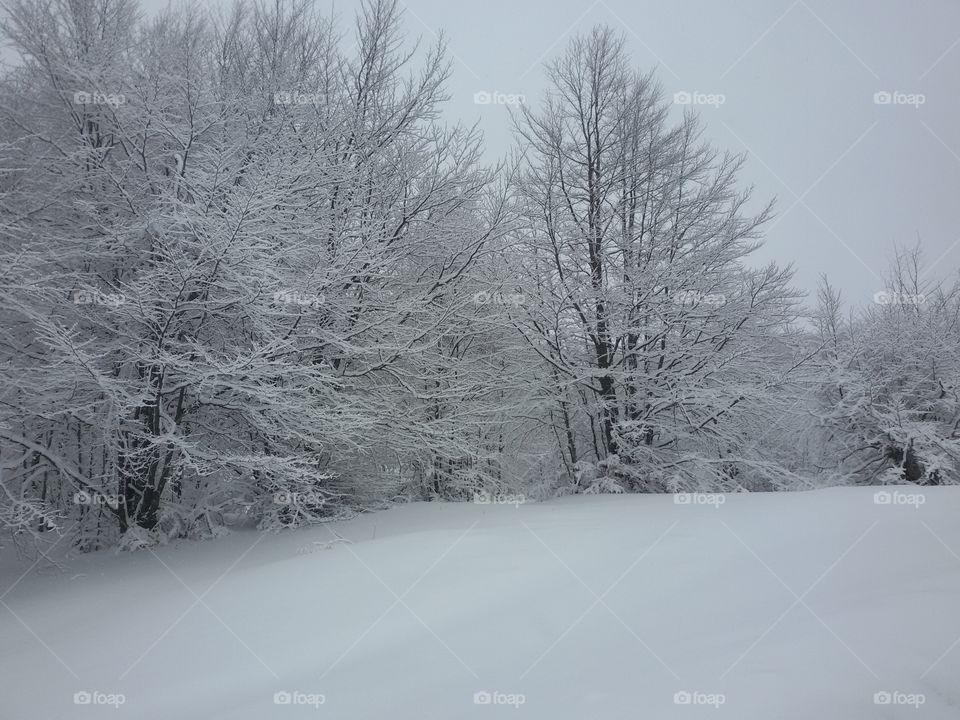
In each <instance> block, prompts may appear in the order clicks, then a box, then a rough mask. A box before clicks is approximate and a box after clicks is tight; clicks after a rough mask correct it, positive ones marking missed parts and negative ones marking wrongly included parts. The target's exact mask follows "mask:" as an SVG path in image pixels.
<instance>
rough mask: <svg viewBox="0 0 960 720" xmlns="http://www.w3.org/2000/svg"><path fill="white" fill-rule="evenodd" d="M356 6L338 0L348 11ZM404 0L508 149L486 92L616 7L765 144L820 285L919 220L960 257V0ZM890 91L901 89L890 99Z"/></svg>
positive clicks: (784, 210) (464, 111)
mask: <svg viewBox="0 0 960 720" xmlns="http://www.w3.org/2000/svg"><path fill="white" fill-rule="evenodd" d="M318 2H321V3H323V2H324V0H318ZM161 4H166V3H160V2H157V1H156V0H153V1H151V2H149V3H148V5H147V6H148V7H151V6H152V7H158V6H160V5H161ZM356 6H357V0H348V1H345V0H337V2H336V3H335V5H333V4H331V8H333V9H334V10H335V11H336V13H337V14H339V15H340V16H341V17H343V18H344V19H347V18H349V17H350V16H351V15H352V13H353V11H354V9H355V7H356ZM403 6H404V7H405V9H406V27H407V29H408V31H409V33H410V35H411V36H417V35H420V36H423V37H424V38H425V39H432V36H433V35H435V34H438V33H440V32H441V31H442V32H443V33H444V35H445V37H446V39H447V41H448V45H449V50H450V51H451V53H452V54H453V55H454V58H455V66H454V75H453V78H452V81H451V84H450V92H451V95H452V97H451V100H450V102H449V103H448V106H447V113H448V118H449V119H450V120H461V121H464V122H467V123H472V122H475V121H478V120H479V122H480V126H481V128H482V129H483V131H484V133H485V136H486V139H487V146H488V153H489V157H490V158H491V159H495V158H496V157H497V156H499V155H502V154H504V153H505V152H506V151H507V150H508V148H509V146H510V143H511V142H512V138H511V130H510V121H509V115H508V110H507V107H506V106H505V105H503V104H496V103H491V104H486V105H484V104H477V103H476V102H475V95H476V94H477V93H478V92H486V93H491V94H492V93H494V92H499V93H503V94H513V95H523V96H525V98H526V101H527V102H528V103H530V102H532V103H536V102H537V101H538V99H539V98H540V97H541V95H542V93H543V90H544V78H543V72H542V65H543V63H544V62H545V61H547V60H549V59H550V58H552V57H554V56H556V55H557V54H558V53H560V52H561V51H562V49H563V48H564V46H565V43H566V42H567V41H568V39H569V38H570V37H571V36H572V35H574V34H576V33H578V32H584V31H587V30H589V28H590V27H591V26H592V25H595V24H599V23H605V24H608V25H611V26H613V27H615V28H618V29H620V30H621V31H622V32H623V33H624V34H625V36H626V39H627V42H628V46H629V48H630V50H631V52H632V55H633V58H634V60H635V63H636V65H637V66H638V67H640V68H643V69H649V68H656V70H657V73H658V76H659V79H660V81H661V83H662V84H663V86H664V88H665V90H666V93H667V96H668V97H669V98H670V99H673V98H674V95H675V93H689V94H690V95H693V93H695V92H696V93H700V94H701V96H699V97H698V99H701V100H703V99H707V100H710V99H711V98H704V97H702V96H704V95H713V96H720V95H722V96H723V97H722V100H723V102H722V104H718V103H717V102H715V103H714V104H701V105H698V108H697V109H698V110H700V112H701V114H702V116H703V119H704V120H705V123H706V132H707V135H708V137H710V138H711V139H712V140H713V141H714V142H715V143H716V144H717V145H718V146H719V147H720V148H722V149H728V150H734V151H738V152H740V151H745V152H747V153H749V158H748V162H747V168H746V175H745V177H744V180H745V181H746V182H750V183H753V184H754V185H755V186H756V194H757V197H758V199H764V200H765V199H767V198H769V197H772V196H776V197H777V199H778V202H777V218H776V220H775V221H774V222H773V223H771V225H770V226H769V227H768V230H767V246H766V247H765V248H764V249H763V250H762V251H761V253H760V254H759V258H758V259H759V260H764V261H765V260H767V259H770V258H773V259H776V260H777V261H780V262H791V261H792V262H793V263H794V264H795V265H796V266H797V271H798V272H797V284H798V285H799V286H800V287H802V288H804V289H810V288H813V287H814V286H815V284H816V279H817V276H818V275H819V274H820V273H827V274H828V275H829V277H830V278H831V280H832V281H833V282H834V283H835V284H837V285H838V286H840V287H841V288H843V290H844V291H845V294H846V297H847V298H848V299H853V300H856V301H858V302H867V301H870V300H871V298H872V297H873V295H874V293H876V292H878V291H879V290H881V289H883V288H884V286H885V285H884V283H883V282H882V280H881V277H882V276H883V274H884V272H885V267H886V264H887V261H888V259H889V258H890V255H891V253H892V248H893V244H894V243H899V244H903V245H912V244H914V243H916V242H917V239H918V237H919V239H920V242H921V244H922V247H923V250H924V253H925V258H926V263H927V268H928V277H929V278H931V279H932V278H935V277H937V276H942V275H943V274H946V273H953V272H956V271H957V269H958V268H960V222H958V220H960V203H958V193H957V188H958V187H960V122H958V120H960V97H958V89H960V88H958V82H957V80H958V78H960V1H958V0H913V1H911V0H859V1H856V0H796V1H794V0H735V1H732V0H672V1H667V0H597V1H596V2H592V1H591V0H483V1H482V2H451V0H403ZM879 92H886V93H890V94H891V95H889V96H883V97H882V98H881V99H886V98H890V99H891V102H890V103H889V104H877V103H876V102H875V94H876V93H879ZM894 93H899V94H898V95H894ZM712 100H714V101H717V100H718V98H716V97H714V98H712ZM681 111H682V107H681V106H679V105H678V107H677V113H678V116H679V114H680V112H681Z"/></svg>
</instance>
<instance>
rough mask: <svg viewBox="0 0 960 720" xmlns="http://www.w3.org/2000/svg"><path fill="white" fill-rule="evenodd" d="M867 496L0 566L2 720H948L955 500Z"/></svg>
mask: <svg viewBox="0 0 960 720" xmlns="http://www.w3.org/2000/svg"><path fill="white" fill-rule="evenodd" d="M888 492H890V493H895V494H894V495H888V496H887V497H886V498H883V497H881V501H882V500H884V499H892V502H890V503H883V502H880V503H878V502H876V501H875V497H874V495H875V489H837V490H825V491H817V492H810V493H794V494H776V495H773V494H770V495H768V494H740V495H728V496H726V497H724V498H721V500H722V501H723V502H722V504H719V502H707V501H709V500H714V501H716V498H694V499H693V500H694V502H691V503H687V504H677V503H676V502H675V500H674V498H672V497H670V496H629V497H622V496H621V497H613V496H605V497H582V496H581V497H573V498H567V499H563V500H558V501H553V502H549V503H543V504H527V505H522V506H520V507H519V508H515V507H512V506H504V505H474V504H417V505H411V506H406V507H399V508H395V509H392V510H389V511H386V512H382V513H377V514H373V515H368V516H365V517H362V518H358V519H356V520H354V521H350V522H344V523H338V524H336V525H330V526H326V527H317V528H311V529H309V530H303V531H299V532H290V533H286V534H281V535H268V536H262V535H258V534H254V533H237V534H235V535H233V536H231V537H229V538H226V539H223V540H220V541H217V542H211V543H205V544H193V543H182V544H178V545H175V546H171V547H167V548H162V549H159V550H157V551H156V554H155V556H151V554H150V553H149V552H146V553H145V552H141V553H136V554H126V555H121V556H119V557H118V556H115V555H113V554H112V553H109V554H108V553H103V554H99V555H95V556H86V557H81V558H78V559H75V560H74V561H72V562H71V564H70V566H69V568H68V570H67V572H66V573H65V574H45V575H37V574H35V573H32V574H30V575H28V576H26V577H24V578H23V579H21V580H20V581H19V582H16V581H17V579H18V577H20V575H21V573H22V572H23V571H24V570H26V569H27V567H26V566H15V564H14V563H12V562H11V558H10V557H9V556H8V557H6V558H3V559H0V573H2V575H0V594H2V593H3V592H5V591H6V594H5V595H3V597H2V602H3V605H0V718H4V720H6V719H7V718H10V719H15V720H21V719H22V720H27V719H30V720H34V719H36V720H48V719H54V718H88V717H90V718H92V717H109V718H121V717H135V718H165V719H176V720H192V719H194V718H196V719H198V720H199V719H203V720H213V719H217V718H224V719H226V718H229V719H230V720H241V719H244V718H258V719H262V718H340V719H343V718H349V719H353V718H391V719H394V718H416V719H417V720H430V719H433V718H436V719H439V720H447V719H453V718H537V719H540V718H544V719H548V718H549V719H554V718H578V719H588V718H597V719H601V718H602V719H604V720H607V719H616V718H631V719H635V718H697V717H703V718H738V719H741V720H744V719H746V720H749V719H752V718H756V719H760V718H763V719H764V720H767V719H769V718H778V719H786V718H797V719H800V718H802V719H804V720H807V719H809V718H923V719H924V720H927V719H929V720H934V719H938V718H958V717H960V683H958V679H960V602H958V601H960V522H958V517H960V489H957V488H934V489H929V490H925V491H924V492H923V496H922V500H923V504H922V505H919V506H918V505H917V504H916V503H914V504H908V502H909V501H910V499H911V498H910V497H909V496H908V495H907V493H915V492H916V488H914V489H912V490H911V489H908V488H890V489H889V490H888ZM334 533H336V534H334ZM341 538H342V539H341ZM331 541H332V542H331ZM11 585H14V587H13V589H12V590H9V591H7V588H8V587H10V586H11ZM4 605H5V606H6V607H4ZM83 692H87V693H91V695H89V696H85V695H81V696H79V698H78V701H79V703H80V704H77V703H75V701H74V695H75V693H83ZM284 692H286V693H290V695H280V696H278V697H277V699H278V700H279V701H280V703H279V704H278V703H276V702H275V694H276V693H284ZM478 693H479V695H478ZM484 693H489V695H485V694H484ZM878 693H880V695H877V694H878ZM883 693H888V695H884V694H883ZM475 695H476V698H475ZM875 695H876V697H875ZM88 699H89V700H90V702H89V703H86V704H84V701H86V700H88ZM287 699H289V700H290V703H289V704H285V703H283V701H284V700H287ZM487 700H489V702H485V701H487ZM887 701H889V702H887ZM121 702H122V704H119V703H121ZM118 704H119V705H118Z"/></svg>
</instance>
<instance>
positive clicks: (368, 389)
mask: <svg viewBox="0 0 960 720" xmlns="http://www.w3.org/2000/svg"><path fill="white" fill-rule="evenodd" d="M401 15H402V13H401V12H400V10H399V7H398V5H397V3H396V2H395V1H393V0H379V1H371V2H369V3H368V4H366V5H364V7H363V10H362V11H361V12H360V13H359V15H358V16H357V17H356V21H355V23H354V25H353V26H352V28H351V29H350V30H349V31H345V30H344V28H343V27H342V25H341V24H339V23H337V22H335V21H333V20H331V19H330V18H329V17H328V16H327V15H325V14H324V13H323V12H322V11H321V10H320V9H319V8H318V7H317V6H316V5H315V4H314V3H311V2H307V1H304V0H300V1H297V0H292V1H290V2H284V3H279V4H277V3H266V2H240V3H238V4H236V5H234V6H232V7H231V8H230V9H229V10H227V11H224V12H222V13H215V12H211V11H207V10H203V9H200V8H198V7H196V6H193V7H190V6H186V7H182V8H176V9H171V10H166V11H164V12H161V13H160V14H159V15H157V16H156V17H153V18H151V19H146V18H145V17H144V16H143V15H142V13H141V11H140V10H139V8H138V6H137V5H136V3H135V2H133V1H132V0H102V1H101V2H97V3H74V2H68V0H46V1H43V2H41V1H39V0H15V1H13V2H10V3H8V7H7V14H6V18H5V20H4V23H3V32H4V34H5V36H6V38H7V40H8V41H9V42H10V43H12V45H13V47H14V48H15V49H16V50H17V52H18V53H19V59H18V61H17V63H16V64H15V65H14V66H13V68H12V69H11V70H9V71H8V72H7V73H6V75H5V76H4V77H3V79H2V83H0V93H2V103H0V125H2V129H3V131H4V132H3V142H2V144H0V149H2V150H0V153H2V154H0V218H2V220H0V263H2V264H0V317H2V324H0V377H2V385H0V468H2V477H0V524H2V526H3V527H5V528H6V530H7V532H8V534H9V535H11V536H12V537H13V538H15V539H17V540H22V541H27V540H29V541H31V542H35V541H41V542H44V543H47V542H55V541H56V540H57V539H58V538H61V537H64V536H66V537H68V538H69V541H70V542H71V543H72V544H73V545H74V546H75V547H77V548H80V549H83V550H89V549H96V548H99V547H103V546H105V545H113V544H117V543H121V544H123V545H124V546H128V547H134V546H137V545H140V544H145V543H154V542H162V541H164V540H166V539H169V538H173V537H210V536H214V535H216V534H218V533H220V532H222V531H223V530H224V528H227V527H229V526H231V525H236V524H240V523H252V524H256V525H258V526H259V527H261V528H267V529H272V528H279V527H287V526H295V525H298V524H301V523H304V522H310V521H314V520H318V519H322V518H325V517H336V516H339V515H341V514H343V513H348V512H353V511H356V510H358V509H363V508H369V507H373V506H376V505H377V504H380V503H385V502H390V501H397V500H404V499H435V498H436V499H468V498H470V497H472V495H473V493H475V492H485V493H503V492H508V491H516V490H523V491H524V492H526V493H528V494H533V495H540V496H548V495H551V494H555V493H562V492H622V491H640V492H662V491H673V490H681V489H682V490H704V491H707V490H712V491H723V490H734V489H748V490H761V489H788V488H796V487H810V486H814V485H818V484H823V483H825V482H831V483H838V482H892V481H910V482H918V483H924V482H926V483H933V482H936V483H943V482H953V481H954V478H955V477H956V474H955V471H956V469H957V466H956V461H957V451H958V446H957V427H958V423H960V411H958V403H957V395H956V387H957V385H956V379H957V372H958V362H957V361H958V348H960V342H958V339H960V338H958V337H957V325H956V323H957V316H958V309H960V306H958V293H957V292H956V291H949V292H948V291H945V290H943V289H934V290H930V289H926V290H923V289H922V288H921V287H920V286H921V285H922V278H921V277H920V276H919V274H920V271H919V268H918V269H917V271H916V272H914V274H913V279H914V280H915V284H916V287H912V288H910V289H912V290H915V294H921V292H922V291H923V292H925V293H926V296H928V297H926V300H927V301H926V302H915V301H911V302H901V300H902V298H900V297H899V295H896V294H894V295H893V296H892V297H894V299H895V300H896V302H891V303H889V304H886V305H882V306H877V307H875V308H872V309H870V310H868V311H865V312H864V313H863V314H862V315H858V316H851V317H847V318H844V317H843V311H842V308H841V304H840V302H839V298H838V297H837V295H836V293H835V292H834V291H833V290H832V289H830V288H829V287H828V286H825V287H824V289H823V291H822V292H821V298H820V307H819V310H817V311H815V312H809V313H808V312H807V311H805V310H804V309H803V307H802V306H801V304H800V302H801V299H802V298H801V295H800V294H799V293H798V292H796V291H795V290H793V289H792V288H791V287H790V281H791V270H790V269H789V268H780V267H777V266H774V265H770V266H767V267H762V268H757V267H755V266H754V265H751V264H750V263H749V256H750V254H751V253H752V252H753V251H754V250H756V249H757V247H758V246H759V243H760V242H761V233H762V229H763V226H764V223H765V222H766V221H767V220H768V219H769V218H770V216H771V209H770V208H769V207H761V208H760V209H759V210H756V211H753V212H751V211H750V210H749V208H750V207H751V206H752V205H753V203H752V201H751V198H750V193H749V192H748V191H745V190H743V189H741V188H740V186H739V182H738V177H737V176H738V172H739V170H740V167H741V165H742V163H743V157H741V156H733V155H730V154H726V153H722V152H720V151H718V150H716V149H714V148H713V147H711V146H710V145H709V143H707V142H705V141H704V140H703V138H702V137H701V128H700V126H699V124H698V121H697V118H696V117H695V116H693V115H691V114H687V115H684V116H683V117H682V118H680V119H677V117H676V116H675V113H674V111H673V109H672V107H671V105H670V104H669V103H668V102H667V101H666V100H665V99H664V96H663V93H662V92H661V90H660V88H659V86H658V85H657V83H656V82H655V80H654V78H653V77H652V76H650V75H645V74H642V73H639V72H638V71H636V70H635V69H634V68H633V67H632V65H631V63H630V60H629V58H628V56H627V54H626V52H625V50H624V45H623V41H622V39H620V38H619V37H618V36H617V35H615V34H614V33H613V32H611V31H610V30H608V29H605V28H597V29H595V30H594V31H592V32H591V33H588V34H586V35H583V36H581V37H578V38H577V39H575V40H574V41H572V42H571V44H570V45H569V47H568V48H567V50H566V51H565V52H564V53H563V54H562V55H561V56H560V58H559V59H557V60H556V61H555V62H553V63H551V64H550V65H549V66H548V67H547V69H546V72H547V74H548V78H549V81H550V83H549V85H550V91H549V92H548V94H547V96H546V97H545V98H544V99H543V100H542V102H540V103H537V104H536V105H530V106H524V107H522V108H521V109H520V111H519V112H517V113H516V114H515V116H514V121H515V124H516V139H517V150H516V152H515V153H513V154H511V156H510V158H509V159H508V160H504V161H503V162H502V163H500V164H499V165H497V166H496V167H488V166H485V165H484V164H483V163H482V162H481V153H482V138H481V137H480V136H479V134H478V133H477V131H476V130H475V129H474V128H470V127H462V126H457V125H450V124H448V123H444V122H442V121H441V119H440V111H441V106H442V103H443V101H444V100H445V99H446V95H445V92H446V91H445V83H446V81H447V79H448V77H449V74H450V71H451V67H450V63H449V61H448V59H447V55H446V52H445V49H444V47H443V45H442V44H437V45H435V46H432V47H427V46H423V45H419V44H417V43H411V42H409V41H408V40H407V39H406V38H405V36H404V34H403V22H402V17H401ZM905 257H906V256H905ZM901 260H903V258H901ZM910 277H911V276H910V273H909V272H907V269H906V268H905V267H904V266H903V264H902V263H901V265H900V266H899V271H898V274H897V281H898V282H900V284H901V285H903V286H904V287H899V286H898V288H899V289H897V290H895V291H894V292H895V293H903V292H905V289H906V283H907V281H908V279H909V278H910ZM807 315H812V317H813V320H814V322H813V325H815V326H816V330H812V329H811V328H812V327H813V325H811V323H810V319H811V318H809V317H807Z"/></svg>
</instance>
